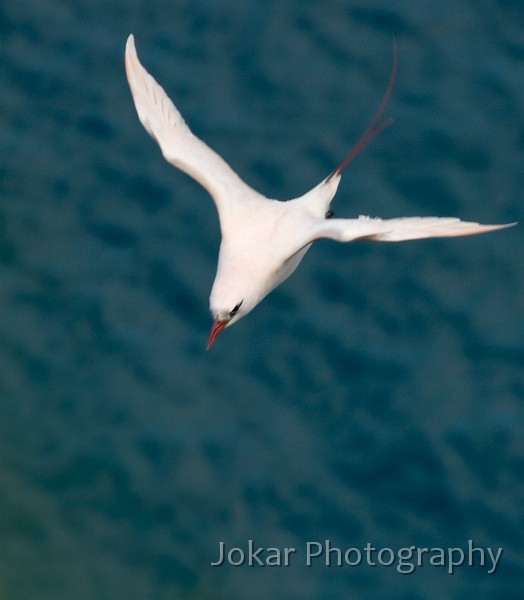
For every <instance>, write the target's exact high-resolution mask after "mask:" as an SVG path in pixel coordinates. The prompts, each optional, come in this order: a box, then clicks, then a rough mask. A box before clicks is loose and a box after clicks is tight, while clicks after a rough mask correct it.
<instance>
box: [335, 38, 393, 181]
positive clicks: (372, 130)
mask: <svg viewBox="0 0 524 600" xmlns="http://www.w3.org/2000/svg"><path fill="white" fill-rule="evenodd" d="M396 75H397V44H396V42H394V43H393V66H392V68H391V75H390V76H389V83H388V87H387V89H386V93H385V94H384V97H383V98H382V102H381V103H380V106H379V107H378V110H377V112H376V113H375V116H374V117H373V120H372V121H371V123H370V124H369V125H368V126H367V128H366V131H364V133H363V134H362V135H361V136H360V139H359V140H358V142H357V143H356V144H355V145H354V146H353V149H352V150H351V152H350V153H349V154H348V155H347V156H346V158H345V159H344V160H343V162H342V163H341V164H340V165H339V166H338V167H337V168H336V169H335V170H334V171H333V173H331V175H330V176H329V177H328V179H331V177H334V176H335V175H339V174H340V173H341V172H342V171H343V170H344V169H345V168H346V167H347V166H348V165H349V163H350V162H351V161H352V160H353V159H354V158H355V156H357V154H359V153H360V152H362V150H364V148H365V147H366V146H367V145H368V144H369V143H370V142H372V141H373V140H374V139H375V138H376V137H377V135H379V133H381V132H382V131H384V129H386V127H389V126H390V125H391V123H393V119H391V118H389V119H386V120H384V121H382V122H381V123H379V124H378V125H377V122H378V120H379V119H380V117H381V116H382V113H383V112H384V109H385V108H386V106H387V103H388V100H389V97H390V96H391V91H392V89H393V85H394V84H395V77H396Z"/></svg>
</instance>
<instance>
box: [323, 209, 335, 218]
mask: <svg viewBox="0 0 524 600" xmlns="http://www.w3.org/2000/svg"><path fill="white" fill-rule="evenodd" d="M324 216H325V217H326V219H331V217H334V216H335V213H334V212H333V211H332V210H331V209H329V210H328V211H327V212H326V214H325V215H324Z"/></svg>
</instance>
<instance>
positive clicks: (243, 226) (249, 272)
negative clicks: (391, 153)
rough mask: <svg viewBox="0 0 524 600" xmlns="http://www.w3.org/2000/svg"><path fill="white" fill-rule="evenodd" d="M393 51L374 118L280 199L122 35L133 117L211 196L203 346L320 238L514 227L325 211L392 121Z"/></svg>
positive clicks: (403, 236)
mask: <svg viewBox="0 0 524 600" xmlns="http://www.w3.org/2000/svg"><path fill="white" fill-rule="evenodd" d="M396 62H397V61H396V48H395V53H394V61H393V68H392V71H391V76H390V80H389V84H388V88H387V91H386V93H385V95H384V98H383V100H382V103H381V105H380V107H379V109H378V111H377V113H376V115H375V117H374V118H373V120H372V122H371V123H370V124H369V126H368V127H367V129H366V131H365V132H364V133H363V135H362V137H361V138H360V140H359V141H358V142H357V144H356V145H355V146H354V148H353V150H352V151H351V152H350V154H349V155H348V156H347V157H346V159H345V160H344V161H343V162H342V164H341V165H340V166H339V167H338V168H337V169H336V170H335V171H333V173H331V174H330V175H329V176H328V177H327V178H326V179H324V180H323V181H321V182H320V183H319V184H318V185H317V186H315V187H314V188H313V189H311V190H310V191H309V192H307V193H306V194H304V195H303V196H300V197H298V198H295V199H293V200H288V201H285V202H282V201H279V200H272V199H269V198H266V197H265V196H263V195H262V194H260V193H259V192H257V191H255V190H254V189H252V188H251V187H250V186H249V185H247V184H246V183H245V182H244V181H243V180H242V179H241V178H240V177H239V176H238V175H237V174H236V173H235V172H234V171H233V170H232V169H231V167H230V166H229V165H228V164H227V163H226V162H225V161H224V160H223V159H222V158H221V157H220V156H219V155H218V154H217V153H216V152H214V151H213V150H212V149H211V148H210V147H209V146H207V145H206V144H205V143H204V142H203V141H201V140H200V139H199V138H197V137H196V136H195V135H194V134H193V133H192V132H191V130H190V129H189V127H188V126H187V125H186V123H185V121H184V119H183V118H182V116H181V114H180V113H179V112H178V110H177V109H176V108H175V106H174V105H173V103H172V102H171V100H170V99H169V97H168V96H167V94H166V93H165V91H164V90H163V88H162V87H161V86H160V85H159V84H158V83H157V82H156V81H155V79H154V78H153V77H152V76H151V75H150V74H149V73H148V72H147V71H146V70H145V69H144V67H143V66H142V65H141V63H140V61H139V60H138V57H137V54H136V49H135V44H134V38H133V35H130V36H129V38H128V40H127V45H126V53H125V65H126V73H127V79H128V81H129V85H130V88H131V93H132V95H133V99H134V102H135V106H136V110H137V113H138V117H139V119H140V121H141V122H142V125H143V126H144V127H145V128H146V130H147V131H148V133H149V134H150V135H151V136H152V137H153V138H154V139H155V140H156V141H157V142H158V145H159V146H160V149H161V151H162V154H163V155H164V158H165V159H166V160H167V161H168V162H170V163H171V164H173V165H174V166H175V167H178V168H179V169H181V170H182V171H185V172H186V173H187V174H188V175H190V176H191V177H193V178H194V179H195V180H196V181H198V182H199V183H200V184H201V185H202V186H204V188H206V190H207V191H208V192H209V194H210V195H211V196H212V198H213V200H214V201H215V204H216V208H217V211H218V217H219V220H220V229H221V232H222V241H221V244H220V251H219V256H218V267H217V273H216V276H215V281H214V283H213V288H212V290H211V296H210V298H209V306H210V311H211V315H212V317H213V319H214V321H213V325H212V328H211V332H210V334H209V339H208V343H207V348H208V349H209V348H210V347H211V345H212V344H213V342H214V341H215V339H216V338H217V336H218V335H219V333H220V332H221V331H222V330H223V329H224V328H226V327H229V326H230V325H232V324H233V323H236V322H237V321H238V320H239V319H241V318H242V317H244V316H245V315H247V314H248V313H249V312H250V311H251V310H253V308H255V306H256V305H257V304H258V303H259V302H260V301H261V300H262V299H263V298H264V297H265V296H267V294H269V292H271V291H272V290H273V289H275V288H276V287H277V286H278V285H280V284H281V283H282V282H283V281H284V280H285V279H287V278H288V277H289V276H290V275H291V273H293V271H294V270H295V269H296V268H297V266H298V264H299V263H300V261H301V260H302V258H303V257H304V255H305V253H306V252H307V251H308V249H309V247H310V246H311V244H312V243H313V242H314V241H315V240H317V239H319V238H331V239H333V240H336V241H339V242H352V241H355V240H363V239H366V240H373V241H378V242H399V241H402V240H413V239H418V238H431V237H451V236H461V235H473V234H478V233H485V232H488V231H494V230H496V229H502V228H504V227H509V226H511V225H514V223H511V224H507V225H480V224H478V223H471V222H465V221H461V220H460V219H458V218H439V217H409V218H398V219H384V220H383V219H378V218H370V217H365V216H359V217H358V218H356V219H334V218H331V217H332V216H333V213H332V211H331V210H330V208H329V207H330V203H331V200H332V199H333V197H334V195H335V193H336V191H337V187H338V184H339V183H340V177H341V172H342V170H343V169H344V167H346V166H347V164H348V163H349V162H350V161H351V160H352V159H353V158H354V157H355V156H356V155H357V154H358V153H359V152H360V151H361V150H362V149H363V148H364V147H365V146H367V144H368V143H369V142H370V141H371V140H372V139H373V138H375V137H376V136H377V135H378V134H379V133H380V132H381V131H382V130H383V129H385V128H386V127H387V126H388V125H390V124H391V122H392V120H391V119H387V120H385V121H382V122H381V123H379V124H378V125H377V123H378V121H379V119H380V116H381V114H382V112H383V110H384V108H385V106H386V104H387V101H388V98H389V95H390V93H391V89H392V87H393V83H394V80H395V73H396Z"/></svg>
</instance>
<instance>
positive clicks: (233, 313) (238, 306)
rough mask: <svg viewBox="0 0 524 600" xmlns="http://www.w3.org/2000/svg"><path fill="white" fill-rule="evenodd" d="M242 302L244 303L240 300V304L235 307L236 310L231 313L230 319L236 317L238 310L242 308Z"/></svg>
mask: <svg viewBox="0 0 524 600" xmlns="http://www.w3.org/2000/svg"><path fill="white" fill-rule="evenodd" d="M242 302H244V300H240V302H239V303H238V304H237V305H236V306H235V308H234V309H233V310H232V311H231V312H230V313H229V316H230V317H234V316H235V315H236V314H237V312H238V309H239V308H240V307H241V306H242Z"/></svg>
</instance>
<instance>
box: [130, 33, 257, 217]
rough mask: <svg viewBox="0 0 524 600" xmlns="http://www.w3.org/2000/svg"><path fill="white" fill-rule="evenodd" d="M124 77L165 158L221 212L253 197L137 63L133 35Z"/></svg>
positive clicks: (140, 115) (253, 192)
mask: <svg viewBox="0 0 524 600" xmlns="http://www.w3.org/2000/svg"><path fill="white" fill-rule="evenodd" d="M125 66H126V74H127V79H128V82H129V86H130V88H131V93H132V95H133V100H134V102H135V107H136V110H137V113H138V117H139V119H140V121H141V123H142V125H143V126H144V127H145V129H146V131H147V132H148V133H149V134H150V135H151V137H153V139H155V140H156V142H157V143H158V145H159V146H160V149H161V151H162V154H163V155H164V158H165V159H166V160H167V161H168V162H170V163H171V164H172V165H174V166H175V167H177V168H179V169H180V170H182V171H184V172H185V173H187V174H188V175H190V176H191V177H193V179H195V180H196V181H198V183H200V184H201V185H202V186H203V187H204V188H206V190H207V191H208V192H209V193H210V194H211V196H212V197H213V199H214V201H215V204H216V206H217V210H218V212H219V213H220V212H221V211H222V210H224V208H225V206H228V205H230V204H231V203H234V202H235V201H237V200H239V199H241V197H242V196H243V195H246V194H251V195H252V194H256V192H255V191H254V190H253V189H252V188H251V187H249V186H248V185H247V184H246V183H245V182H244V181H242V179H241V178H240V177H239V176H238V175H237V174H236V173H235V172H234V171H233V169H231V167H230V166H229V165H228V164H227V163H226V161H225V160H223V159H222V158H221V157H220V156H219V155H218V154H217V153H216V152H215V151H214V150H212V149H211V148H210V147H209V146H208V145H207V144H205V143H204V142H203V141H202V140H200V139H199V138H197V137H196V136H195V135H194V134H193V133H192V132H191V130H190V129H189V127H188V126H187V125H186V122H185V121H184V119H183V118H182V115H181V114H180V113H179V112H178V110H177V109H176V107H175V106H174V104H173V103H172V102H171V100H170V99H169V97H168V96H167V94H166V92H165V91H164V89H163V88H162V87H161V86H160V85H159V84H158V83H157V82H156V81H155V79H154V78H153V77H152V76H151V75H150V74H149V73H148V72H147V71H146V70H145V69H144V67H143V66H142V65H141V63H140V61H139V60H138V56H137V53H136V49H135V42H134V37H133V35H130V36H129V38H128V39H127V44H126V53H125Z"/></svg>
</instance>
